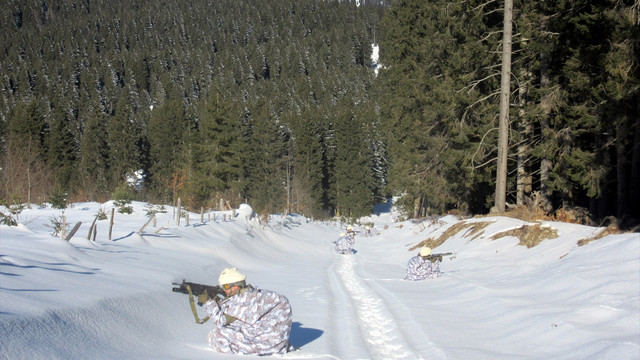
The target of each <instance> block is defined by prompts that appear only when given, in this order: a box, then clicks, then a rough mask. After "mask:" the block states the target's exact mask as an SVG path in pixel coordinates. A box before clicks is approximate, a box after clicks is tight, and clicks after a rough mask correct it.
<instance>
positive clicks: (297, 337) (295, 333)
mask: <svg viewBox="0 0 640 360" xmlns="http://www.w3.org/2000/svg"><path fill="white" fill-rule="evenodd" d="M322 333H323V331H322V330H318V329H310V328H304V327H302V324H301V323H299V322H297V321H294V322H293V324H291V334H290V335H289V344H291V345H293V347H295V348H300V347H303V346H305V345H307V344H308V343H310V342H312V341H313V340H315V339H317V338H319V337H320V336H322Z"/></svg>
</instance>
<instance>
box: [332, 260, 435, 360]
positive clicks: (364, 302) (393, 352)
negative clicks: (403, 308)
mask: <svg viewBox="0 0 640 360" xmlns="http://www.w3.org/2000/svg"><path fill="white" fill-rule="evenodd" d="M354 265H355V257H354V256H341V257H340V260H338V264H337V272H338V275H339V277H340V279H341V280H342V282H343V285H344V287H345V289H347V292H348V293H349V297H350V298H351V301H352V302H353V304H354V307H355V309H356V315H357V318H358V321H359V326H360V332H361V335H362V338H363V339H364V341H365V342H366V344H367V347H368V349H369V352H370V354H371V358H372V359H412V360H415V359H423V357H422V356H421V355H420V354H417V353H416V352H415V351H414V350H413V349H412V348H411V346H409V345H408V344H407V341H406V340H405V339H404V338H403V336H402V333H401V331H400V329H399V328H398V326H397V324H396V323H395V321H394V318H393V316H392V315H391V312H390V311H389V309H387V307H386V305H385V304H384V302H383V301H382V299H380V298H379V297H378V296H377V295H376V294H375V292H374V291H373V290H372V289H370V288H369V287H368V286H367V285H366V284H365V283H364V281H362V279H360V278H359V277H358V275H356V273H355V271H354Z"/></svg>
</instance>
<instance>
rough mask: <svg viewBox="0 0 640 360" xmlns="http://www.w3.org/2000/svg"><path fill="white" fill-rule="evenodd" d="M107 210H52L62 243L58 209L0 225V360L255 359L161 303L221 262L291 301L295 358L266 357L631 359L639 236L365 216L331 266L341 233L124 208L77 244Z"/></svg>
mask: <svg viewBox="0 0 640 360" xmlns="http://www.w3.org/2000/svg"><path fill="white" fill-rule="evenodd" d="M111 207H112V203H111V202H109V203H105V204H98V203H79V204H73V206H71V207H69V208H67V209H65V211H64V215H65V217H66V219H67V222H68V223H69V224H70V226H69V229H71V227H72V225H74V224H75V223H77V222H79V221H81V222H82V225H81V227H80V228H79V230H78V232H77V233H76V234H75V235H74V236H73V238H72V239H71V240H70V241H65V240H62V239H60V238H59V237H57V238H56V237H53V236H51V232H52V228H51V226H52V218H54V217H56V218H60V217H61V215H62V210H59V209H50V208H37V207H33V208H32V209H25V210H24V211H23V212H22V213H21V214H20V215H19V223H20V224H19V226H13V227H8V226H5V225H0V359H11V360H14V359H29V360H33V359H231V358H235V359H254V358H255V359H257V357H253V356H241V355H236V356H234V355H225V354H219V353H217V352H214V351H212V350H209V349H208V347H207V334H208V332H209V330H210V326H209V324H208V323H205V324H203V325H199V324H196V323H195V321H194V318H193V314H192V313H191V309H190V307H189V303H188V298H187V295H184V294H180V293H174V292H172V291H171V288H172V282H177V281H181V280H182V279H186V280H187V281H191V282H197V283H204V284H211V285H216V284H217V278H218V275H219V273H220V271H221V270H222V269H223V268H225V267H230V266H234V267H237V268H238V269H239V270H240V271H242V272H243V273H245V274H246V275H247V281H248V283H250V284H252V285H254V286H256V287H259V288H264V289H270V290H275V291H277V292H279V293H281V294H283V295H285V296H287V298H288V299H289V301H290V302H291V305H292V307H293V328H292V333H291V338H290V342H291V343H292V344H293V345H294V346H296V347H297V348H299V350H297V351H295V352H292V353H289V354H287V355H285V356H279V357H277V358H285V359H407V360H413V359H461V360H462V359H465V360H466V359H492V360H493V359H505V360H506V359H509V360H512V359H545V360H546V359H593V360H596V359H598V360H600V359H615V360H624V359H640V234H638V233H634V234H618V235H607V236H605V237H602V238H600V239H597V240H594V241H591V242H588V243H587V244H586V245H584V246H578V244H577V242H578V241H579V240H584V239H591V238H595V237H596V236H597V235H598V234H599V233H600V232H601V231H603V230H604V229H603V228H596V227H587V226H579V225H572V224H566V223H554V222H543V223H542V228H543V229H547V228H548V229H549V230H551V231H556V232H557V234H558V237H557V238H554V239H547V240H544V241H543V242H542V243H540V244H539V245H537V246H535V247H532V248H527V247H526V246H523V245H519V239H518V238H516V237H515V236H501V237H494V235H496V234H499V233H501V232H504V231H508V230H513V229H518V228H520V227H522V226H523V225H535V224H531V223H526V222H523V221H520V220H515V219H511V218H506V217H485V218H473V219H468V220H460V219H456V218H454V217H450V216H448V217H444V218H441V219H438V220H430V221H424V222H421V223H417V222H410V221H402V222H394V221H393V219H394V216H393V214H392V213H391V212H390V211H387V212H382V213H380V214H378V215H374V216H371V217H368V218H366V219H362V220H363V221H366V222H370V223H373V224H374V225H375V229H376V230H378V231H379V232H380V234H379V235H377V236H370V237H364V236H357V237H356V246H355V248H356V250H357V253H356V254H354V255H338V254H336V253H335V252H334V251H333V247H332V244H331V242H332V241H333V240H334V239H335V238H337V237H338V235H339V233H340V232H341V231H344V228H345V226H346V224H340V223H337V222H314V221H311V220H310V219H306V218H304V217H300V216H288V217H279V216H272V217H271V219H270V220H269V221H268V222H266V223H265V222H260V221H259V220H258V219H257V218H255V217H252V216H251V215H252V212H251V209H250V207H248V206H246V205H245V206H241V208H240V209H239V210H238V211H237V212H236V216H235V217H232V212H230V211H229V212H225V213H223V212H216V213H211V214H205V216H204V221H201V218H200V214H194V213H190V214H189V224H187V221H186V219H185V218H183V219H182V220H181V223H180V224H177V222H176V221H174V220H173V213H172V212H173V210H172V208H167V212H166V213H158V214H156V216H157V222H156V223H155V224H154V223H150V224H149V225H148V226H147V227H145V228H144V229H143V230H142V231H141V229H142V227H143V225H145V223H146V222H147V216H146V211H145V209H148V207H145V204H143V203H134V204H133V207H134V212H133V213H132V214H129V215H125V214H120V213H118V212H116V213H115V220H114V226H113V233H112V240H109V219H107V220H98V221H97V222H96V224H97V231H96V233H95V235H96V239H95V241H92V240H88V239H87V236H88V235H89V234H88V232H89V227H90V225H91V223H92V221H93V220H94V218H95V217H96V215H97V214H98V212H99V211H100V210H102V211H104V212H106V213H107V214H108V215H110V213H111ZM0 210H2V209H0ZM214 215H215V216H214ZM223 215H226V218H223ZM453 226H456V227H459V229H460V230H459V231H457V232H456V231H451V232H450V233H452V236H451V237H449V238H448V240H446V241H445V242H444V243H442V244H441V245H440V246H439V247H438V248H436V249H434V252H453V253H454V255H453V256H451V257H446V258H445V260H444V261H443V263H442V265H441V267H440V268H441V270H442V271H443V276H442V277H441V278H438V279H433V280H425V281H421V282H410V281H405V280H403V277H404V273H405V267H406V264H407V261H408V260H409V258H411V257H412V256H414V255H415V254H417V250H411V249H412V248H415V247H416V246H417V245H418V244H419V243H420V242H421V241H423V240H425V239H429V238H431V239H438V238H440V236H441V235H442V234H443V233H445V231H446V230H448V229H452V228H453ZM355 228H356V230H360V229H362V226H359V225H356V226H355ZM91 236H93V235H91ZM199 310H201V309H199ZM200 316H201V317H203V316H204V312H201V313H200Z"/></svg>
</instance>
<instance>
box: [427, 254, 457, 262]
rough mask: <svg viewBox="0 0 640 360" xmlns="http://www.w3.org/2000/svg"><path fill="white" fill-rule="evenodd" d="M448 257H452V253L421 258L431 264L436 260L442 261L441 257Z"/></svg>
mask: <svg viewBox="0 0 640 360" xmlns="http://www.w3.org/2000/svg"><path fill="white" fill-rule="evenodd" d="M450 255H453V253H450V252H448V253H439V254H430V255H427V256H423V257H422V258H423V259H425V260H429V261H431V262H435V261H436V260H438V261H442V257H443V256H450Z"/></svg>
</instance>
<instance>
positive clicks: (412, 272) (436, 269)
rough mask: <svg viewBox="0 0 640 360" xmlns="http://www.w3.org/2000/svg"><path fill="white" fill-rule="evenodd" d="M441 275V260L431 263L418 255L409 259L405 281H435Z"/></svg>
mask: <svg viewBox="0 0 640 360" xmlns="http://www.w3.org/2000/svg"><path fill="white" fill-rule="evenodd" d="M441 275H442V273H441V272H440V260H435V261H434V262H431V260H425V258H423V257H422V256H420V255H416V256H414V257H412V258H411V259H409V262H408V263H407V274H406V275H405V277H404V279H405V280H412V281H416V280H424V279H435V278H438V277H440V276H441Z"/></svg>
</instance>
